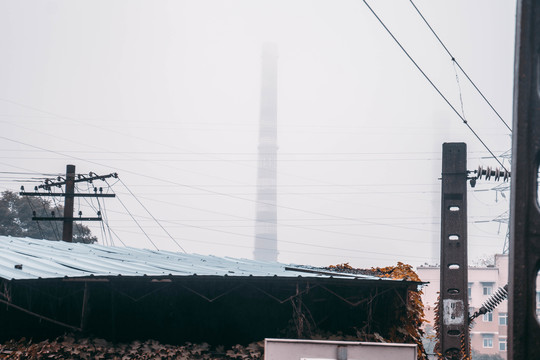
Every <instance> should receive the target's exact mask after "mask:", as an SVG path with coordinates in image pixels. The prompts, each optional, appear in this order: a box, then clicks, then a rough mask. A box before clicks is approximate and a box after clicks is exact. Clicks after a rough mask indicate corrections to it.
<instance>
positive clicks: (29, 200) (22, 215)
mask: <svg viewBox="0 0 540 360" xmlns="http://www.w3.org/2000/svg"><path fill="white" fill-rule="evenodd" d="M34 211H35V212H36V215H37V216H51V213H52V212H54V213H55V216H57V217H63V216H64V209H63V207H62V206H61V205H59V206H54V205H52V204H51V202H50V201H48V200H44V199H42V198H40V197H33V196H26V197H25V196H22V197H21V196H19V195H18V194H16V193H14V192H13V191H9V190H7V191H4V192H2V195H1V196H0V235H9V236H16V237H29V238H34V239H46V240H61V239H62V222H61V221H41V222H38V221H34V220H32V213H33V212H34ZM96 241H97V237H95V236H93V235H92V233H91V231H90V229H89V228H88V227H87V226H84V225H81V224H76V223H74V224H73V242H82V243H86V244H91V243H94V242H96Z"/></svg>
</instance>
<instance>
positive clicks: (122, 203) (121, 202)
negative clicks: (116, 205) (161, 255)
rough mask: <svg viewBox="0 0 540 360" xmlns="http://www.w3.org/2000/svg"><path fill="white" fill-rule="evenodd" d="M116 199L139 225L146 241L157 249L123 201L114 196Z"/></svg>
mask: <svg viewBox="0 0 540 360" xmlns="http://www.w3.org/2000/svg"><path fill="white" fill-rule="evenodd" d="M116 199H118V201H119V202H120V204H121V205H122V206H123V207H124V209H125V210H126V211H127V212H128V214H129V216H131V218H132V219H133V221H135V223H136V224H137V226H138V227H139V229H140V230H141V231H142V232H143V234H144V235H145V236H146V238H147V239H148V241H150V242H151V243H152V245H154V247H155V248H156V250H157V251H159V248H158V247H157V246H156V244H155V243H154V242H153V241H152V239H150V236H148V234H147V233H146V231H144V229H143V228H142V226H141V224H139V222H138V221H137V220H136V219H135V217H134V216H133V214H132V213H131V212H130V211H129V209H128V208H127V207H126V205H124V202H123V201H122V200H120V197H119V196H116Z"/></svg>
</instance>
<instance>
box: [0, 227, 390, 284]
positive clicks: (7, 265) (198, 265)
mask: <svg viewBox="0 0 540 360" xmlns="http://www.w3.org/2000/svg"><path fill="white" fill-rule="evenodd" d="M306 270H307V272H306ZM319 270H320V272H319ZM118 275H121V276H145V275H146V276H167V275H173V276H193V275H202V276H205V275H212V276H225V275H227V276H279V277H296V276H302V277H316V278H329V277H331V276H332V277H335V278H348V279H354V278H358V279H366V280H388V279H381V278H379V277H375V276H369V275H350V274H339V273H331V272H329V271H328V270H325V269H320V268H314V267H305V266H297V265H285V264H281V263H277V262H263V261H255V260H247V259H233V258H220V257H216V256H211V255H196V254H183V253H175V252H170V251H154V250H146V249H137V248H131V247H107V246H102V245H96V244H92V245H89V244H80V243H67V242H63V241H48V240H36V239H29V238H15V237H9V236H0V277H1V278H4V279H8V280H12V279H15V280H20V279H39V278H63V277H86V276H118Z"/></svg>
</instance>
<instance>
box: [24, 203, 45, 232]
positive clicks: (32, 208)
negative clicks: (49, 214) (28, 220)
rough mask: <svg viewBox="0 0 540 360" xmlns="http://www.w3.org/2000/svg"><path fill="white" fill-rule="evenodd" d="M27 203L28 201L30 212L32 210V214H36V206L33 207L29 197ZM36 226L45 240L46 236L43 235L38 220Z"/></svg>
mask: <svg viewBox="0 0 540 360" xmlns="http://www.w3.org/2000/svg"><path fill="white" fill-rule="evenodd" d="M25 198H26V201H28V206H30V210H32V213H35V212H36V211H35V210H34V206H33V205H32V202H31V201H30V198H29V197H28V196H25ZM36 225H37V228H38V230H39V233H40V235H41V238H42V239H45V235H44V234H43V230H42V229H41V225H40V224H39V221H37V220H36Z"/></svg>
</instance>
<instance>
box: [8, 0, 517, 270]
mask: <svg viewBox="0 0 540 360" xmlns="http://www.w3.org/2000/svg"><path fill="white" fill-rule="evenodd" d="M369 4H370V5H371V6H372V7H373V9H374V10H375V11H376V12H377V13H378V15H379V16H380V17H381V19H382V20H383V21H384V23H385V24H386V25H387V26H388V28H389V29H390V30H391V31H392V32H393V34H394V35H395V36H396V38H398V40H399V41H400V42H401V43H402V45H403V46H404V47H405V49H406V50H407V51H408V52H409V53H410V55H411V56H412V57H413V58H414V59H415V60H416V61H417V63H418V64H419V66H420V67H421V68H422V70H423V71H424V72H425V73H426V74H427V75H428V76H429V77H430V78H431V79H432V81H433V82H434V83H435V84H436V85H437V87H438V88H439V89H440V90H441V92H443V93H444V95H445V96H446V97H447V98H448V99H449V101H450V102H451V103H452V104H453V105H454V106H455V107H456V109H458V110H459V111H460V112H461V103H460V90H459V88H460V87H461V91H462V94H461V95H462V100H463V108H464V112H465V117H466V119H467V120H468V121H469V124H470V125H471V127H472V128H473V129H474V130H475V131H476V132H477V133H478V134H479V135H480V137H481V138H482V140H483V141H484V142H485V143H486V144H487V145H488V146H489V148H490V149H491V150H492V151H493V152H494V153H495V154H497V155H500V154H501V153H503V152H505V151H507V150H509V149H510V143H511V142H510V134H509V131H508V129H507V128H506V127H505V126H504V124H503V123H502V122H501V121H500V119H498V118H497V116H496V115H495V114H494V113H493V112H492V111H491V109H490V108H489V107H488V105H487V104H486V103H485V102H484V101H483V99H482V98H481V97H480V96H479V95H478V94H477V93H476V92H475V91H474V89H473V88H472V86H471V85H470V83H468V82H467V80H466V78H465V77H464V75H463V74H462V73H460V72H458V75H459V77H458V79H459V86H458V82H457V80H456V72H455V69H454V66H453V64H452V62H451V60H450V57H449V56H448V54H447V53H446V52H445V51H444V49H443V48H442V47H441V45H440V44H439V43H438V42H437V40H436V39H435V37H434V36H433V34H432V33H431V32H430V31H429V29H428V28H427V27H426V25H425V24H424V23H423V21H422V19H421V18H420V17H419V15H418V14H417V13H416V11H415V10H414V8H413V7H412V5H411V3H410V2H409V1H405V0H399V1H398V0H393V1H381V0H372V1H369ZM415 4H416V5H417V6H418V8H419V9H420V10H421V11H422V13H423V15H424V16H425V17H426V19H427V20H428V21H429V22H430V24H431V25H432V27H433V28H434V30H435V31H436V32H437V34H438V35H439V37H440V38H441V39H442V41H443V42H444V43H445V44H446V46H447V47H448V49H449V50H450V51H451V52H452V53H453V54H454V56H455V57H456V59H457V60H458V61H459V63H460V64H461V66H462V67H463V68H464V69H465V71H467V73H468V75H469V76H470V77H471V78H472V79H473V80H474V81H475V83H476V84H477V85H478V86H479V88H480V89H481V90H482V91H483V93H484V94H485V95H486V97H487V98H488V99H489V100H490V101H491V103H492V104H493V106H494V107H495V108H496V109H497V111H498V112H499V113H500V114H501V116H502V117H503V119H505V121H506V122H507V123H508V124H511V122H512V120H511V115H512V88H513V80H512V79H513V61H514V34H515V7H516V6H515V2H514V1H502V0H496V1H492V0H491V1H487V0H482V1H473V2H471V1H452V2H448V1H426V0H418V1H415ZM267 41H271V42H275V43H276V44H277V46H278V52H279V60H278V145H279V150H278V240H279V243H278V249H279V258H278V260H279V261H280V262H285V263H297V264H311V265H330V264H337V263H344V262H349V263H350V264H351V265H353V266H356V267H368V266H385V265H390V264H395V263H396V262H397V261H402V262H406V263H410V264H412V265H419V264H424V263H431V264H433V263H438V256H439V245H438V244H439V241H440V181H439V177H440V173H441V151H442V143H443V142H466V143H467V146H468V168H469V170H475V169H476V168H477V167H478V166H479V165H483V166H492V167H496V166H498V164H497V162H496V161H495V160H494V159H492V158H490V157H489V153H488V152H487V150H486V149H485V148H484V147H483V146H482V145H481V144H480V142H479V141H478V140H477V139H476V138H475V137H474V136H473V135H472V133H471V132H470V131H469V129H468V128H467V127H466V126H465V125H464V124H463V123H462V122H461V120H460V119H459V118H458V117H457V115H456V114H455V113H454V112H453V111H452V109H451V108H450V107H449V106H448V105H447V104H446V103H445V102H444V101H443V99H442V98H441V97H440V96H439V94H437V92H436V91H435V90H434V89H433V88H432V87H431V86H430V85H429V83H428V82H427V81H426V80H425V78H423V77H422V75H421V74H420V73H419V71H418V70H417V69H416V68H415V67H414V66H413V64H412V63H411V62H410V60H409V59H408V58H407V57H406V56H405V54H404V53H403V52H402V50H401V49H400V48H399V47H398V46H397V45H396V43H395V42H394V41H393V40H392V39H391V37H390V36H389V35H388V34H387V33H386V32H385V31H384V29H383V28H382V27H381V25H380V24H379V23H378V22H377V20H376V18H375V17H374V16H373V15H372V14H371V13H370V12H369V9H368V8H367V7H366V6H365V4H364V3H363V2H362V1H347V0H342V1H339V2H336V1H317V0H309V1H307V0H306V1H303V0H293V1H290V0H289V1H279V0H273V1H253V0H249V1H247V0H246V1H241V0H234V1H210V0H205V1H124V0H119V1H114V2H111V1H62V0H48V1H39V2H38V1H24V2H22V1H15V0H0V48H1V49H2V56H0V121H1V124H2V125H1V129H2V131H1V134H0V148H1V155H0V157H1V159H0V190H2V191H3V190H6V189H9V190H13V191H18V189H19V187H20V186H21V185H25V187H26V189H27V190H29V189H32V188H33V186H34V185H37V184H39V182H33V181H36V180H37V179H35V178H40V177H44V175H43V174H53V175H54V174H58V175H61V174H63V173H65V167H66V164H74V165H76V167H77V169H76V170H77V173H89V172H90V171H92V172H95V173H97V174H100V175H101V174H107V173H111V172H117V173H118V174H119V176H120V178H121V180H122V182H123V183H124V184H125V186H124V185H123V184H122V183H121V182H116V183H115V180H112V181H109V184H110V185H112V188H111V189H110V190H107V185H106V184H104V183H96V185H97V186H102V187H104V189H105V191H114V192H115V193H116V194H117V195H118V197H119V199H120V200H121V201H122V202H123V203H124V204H125V205H126V207H127V209H128V210H129V212H130V213H131V214H132V215H133V216H134V217H135V218H136V219H137V220H138V222H139V224H140V226H141V227H142V228H143V229H144V231H145V232H146V233H147V234H148V236H149V237H150V239H151V240H152V241H153V242H154V243H155V245H156V247H157V248H159V249H162V250H171V251H181V250H180V249H179V247H178V246H177V245H176V244H175V243H174V242H173V240H171V238H170V237H169V236H168V235H167V233H166V232H165V231H163V229H162V228H161V227H160V226H159V225H158V224H157V223H156V222H155V221H153V220H152V217H151V215H149V214H148V213H147V212H146V210H145V208H143V207H142V206H141V204H140V203H142V204H143V205H144V206H145V207H146V208H147V209H148V210H149V212H150V213H151V214H152V216H154V217H155V218H157V219H159V220H160V223H161V225H162V226H163V227H164V228H165V229H166V230H167V232H169V233H170V234H171V235H172V236H173V237H174V239H175V240H176V241H177V242H178V243H179V244H180V245H181V246H182V247H183V248H184V249H185V250H186V251H187V252H190V253H200V254H214V255H217V256H232V257H247V258H251V257H252V253H253V243H254V225H255V221H254V219H255V205H256V174H257V146H258V144H257V141H258V125H259V100H260V99H259V97H260V71H261V49H262V44H263V43H264V42H267ZM505 166H507V167H509V165H508V163H507V162H505ZM21 181H22V182H21ZM113 184H114V185H113ZM497 185H499V183H495V182H485V181H479V182H478V184H477V186H476V188H474V189H471V188H469V193H468V199H469V212H468V214H469V229H468V230H469V259H470V260H474V259H475V258H478V257H480V256H482V255H484V254H493V253H496V252H501V251H502V248H503V243H504V237H505V233H506V226H504V225H503V226H500V225H499V223H496V222H492V221H491V220H492V219H494V218H496V217H498V216H499V215H501V214H502V213H504V212H505V211H506V210H507V209H508V201H507V199H505V198H503V197H502V196H501V195H500V194H497V193H496V192H495V191H492V190H490V189H492V188H493V187H495V186H497ZM126 186H127V187H126ZM79 191H83V192H86V191H88V189H87V188H86V185H84V186H83V185H80V188H79ZM130 191H131V192H132V193H133V194H134V195H135V196H136V197H134V196H132V194H131V193H130ZM137 200H138V201H137ZM100 201H101V204H100V205H101V208H102V211H103V210H105V211H104V213H105V214H106V216H107V219H108V225H109V226H110V228H111V229H113V231H114V233H116V234H117V235H118V236H114V235H111V233H110V232H108V229H107V228H105V229H104V230H105V231H103V229H102V228H101V225H100V224H98V223H85V225H88V226H91V227H92V231H93V233H94V234H95V235H97V236H98V237H99V239H100V243H102V244H107V245H112V244H114V245H116V246H122V244H125V245H127V246H134V247H144V248H150V249H155V247H154V246H153V245H152V244H151V242H150V241H149V240H148V238H147V237H146V236H145V235H144V234H143V232H142V231H141V230H140V228H139V227H138V225H137V224H136V223H135V222H134V221H133V220H132V219H131V217H130V215H129V214H128V211H126V210H125V209H124V207H123V206H122V205H121V204H120V202H119V201H118V199H102V200H100ZM139 202H140V203H139ZM103 206H105V209H104V208H103ZM98 207H99V205H98V204H97V203H96V202H95V200H94V203H93V204H90V203H87V202H85V201H84V200H83V199H81V200H80V202H79V201H78V200H76V204H75V211H76V212H77V211H79V209H80V210H81V211H83V214H84V216H95V209H96V208H98ZM58 225H61V224H58ZM42 226H43V225H42Z"/></svg>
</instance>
